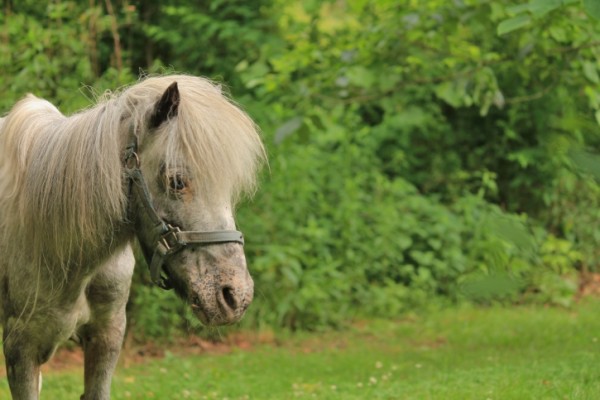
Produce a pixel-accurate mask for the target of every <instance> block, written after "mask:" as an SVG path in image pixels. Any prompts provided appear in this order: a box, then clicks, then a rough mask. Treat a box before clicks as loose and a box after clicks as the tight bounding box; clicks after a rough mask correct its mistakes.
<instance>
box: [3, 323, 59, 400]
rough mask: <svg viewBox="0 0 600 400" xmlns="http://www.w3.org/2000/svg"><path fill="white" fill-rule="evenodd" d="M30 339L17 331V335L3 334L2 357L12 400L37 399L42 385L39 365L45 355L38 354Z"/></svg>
mask: <svg viewBox="0 0 600 400" xmlns="http://www.w3.org/2000/svg"><path fill="white" fill-rule="evenodd" d="M5 332H6V330H5ZM31 339H32V338H31V337H30V336H29V335H27V334H23V333H19V334H18V337H15V336H9V335H7V334H5V339H4V358H5V362H6V372H7V378H8V386H9V387H10V393H11V395H12V398H13V400H37V399H39V395H40V390H41V387H42V373H41V371H40V365H41V364H42V363H43V362H45V361H46V360H47V357H40V356H39V351H38V349H37V348H35V347H34V346H32V345H31V343H32V340H31ZM50 353H51V352H49V354H50Z"/></svg>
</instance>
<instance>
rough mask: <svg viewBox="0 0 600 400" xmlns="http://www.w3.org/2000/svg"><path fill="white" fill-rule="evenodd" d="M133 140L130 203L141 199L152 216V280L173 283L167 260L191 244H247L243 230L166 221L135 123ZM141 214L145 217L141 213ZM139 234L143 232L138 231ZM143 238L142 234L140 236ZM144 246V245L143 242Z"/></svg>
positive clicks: (127, 162) (128, 164)
mask: <svg viewBox="0 0 600 400" xmlns="http://www.w3.org/2000/svg"><path fill="white" fill-rule="evenodd" d="M130 139H131V141H130V144H129V145H128V146H127V148H126V149H125V157H124V160H123V165H124V168H125V177H126V178H127V181H128V183H129V194H128V201H129V205H130V212H131V208H132V207H131V205H132V204H135V203H139V205H140V206H141V208H142V209H143V210H144V211H145V214H146V217H147V219H148V220H149V221H148V222H149V226H150V229H149V230H150V237H151V238H152V240H151V241H152V242H153V247H154V251H153V253H152V256H151V258H150V259H149V257H148V256H149V254H147V252H146V251H145V250H144V256H145V258H146V262H147V263H148V265H149V269H150V277H151V279H152V282H154V283H155V284H156V285H158V286H159V287H161V288H162V289H165V290H168V289H171V288H172V287H173V285H172V282H171V277H170V276H169V273H168V271H167V270H166V269H165V268H164V264H165V262H166V260H167V259H168V258H169V257H171V256H172V255H173V254H176V253H178V252H179V251H181V250H182V249H183V248H184V247H186V246H188V245H198V246H203V245H210V244H222V243H239V244H241V245H243V244H244V236H243V235H242V232H239V231H208V232H202V231H182V230H181V229H180V228H179V227H178V226H176V225H171V224H168V223H166V222H165V221H164V220H163V219H162V218H161V217H160V216H159V215H158V213H157V212H156V209H155V208H154V206H153V204H152V197H151V196H150V191H149V190H148V185H147V183H146V180H145V179H144V175H143V174H142V170H141V169H140V159H139V157H138V155H137V148H138V144H137V136H136V135H135V132H134V129H133V125H132V126H131V129H130ZM138 218H140V219H143V218H142V217H141V216H139V215H138ZM138 237H139V235H138ZM140 241H141V238H140ZM142 247H143V246H142Z"/></svg>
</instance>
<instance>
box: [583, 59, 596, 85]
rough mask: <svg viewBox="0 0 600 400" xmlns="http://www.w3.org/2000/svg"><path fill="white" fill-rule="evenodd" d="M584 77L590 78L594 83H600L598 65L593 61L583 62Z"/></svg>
mask: <svg viewBox="0 0 600 400" xmlns="http://www.w3.org/2000/svg"><path fill="white" fill-rule="evenodd" d="M583 75H585V77H586V78H588V79H589V80H590V81H591V82H592V83H599V82H600V78H599V77H598V69H597V68H596V63H595V62H592V61H584V62H583Z"/></svg>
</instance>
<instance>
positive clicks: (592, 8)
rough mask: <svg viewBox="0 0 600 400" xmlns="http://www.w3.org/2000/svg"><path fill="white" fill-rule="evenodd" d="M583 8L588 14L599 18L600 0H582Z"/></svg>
mask: <svg viewBox="0 0 600 400" xmlns="http://www.w3.org/2000/svg"><path fill="white" fill-rule="evenodd" d="M583 8H584V9H585V12H587V13H588V14H589V15H590V16H592V17H594V18H596V19H600V1H598V0H583Z"/></svg>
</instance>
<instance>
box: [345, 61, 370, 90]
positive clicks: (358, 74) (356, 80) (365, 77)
mask: <svg viewBox="0 0 600 400" xmlns="http://www.w3.org/2000/svg"><path fill="white" fill-rule="evenodd" d="M346 77H347V78H348V81H349V82H350V83H351V84H353V85H354V86H357V87H361V88H365V89H370V88H371V87H373V85H374V83H375V80H376V77H375V74H374V73H373V71H372V70H370V69H367V68H365V67H363V66H361V65H357V66H355V67H351V68H349V69H348V71H347V73H346Z"/></svg>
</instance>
